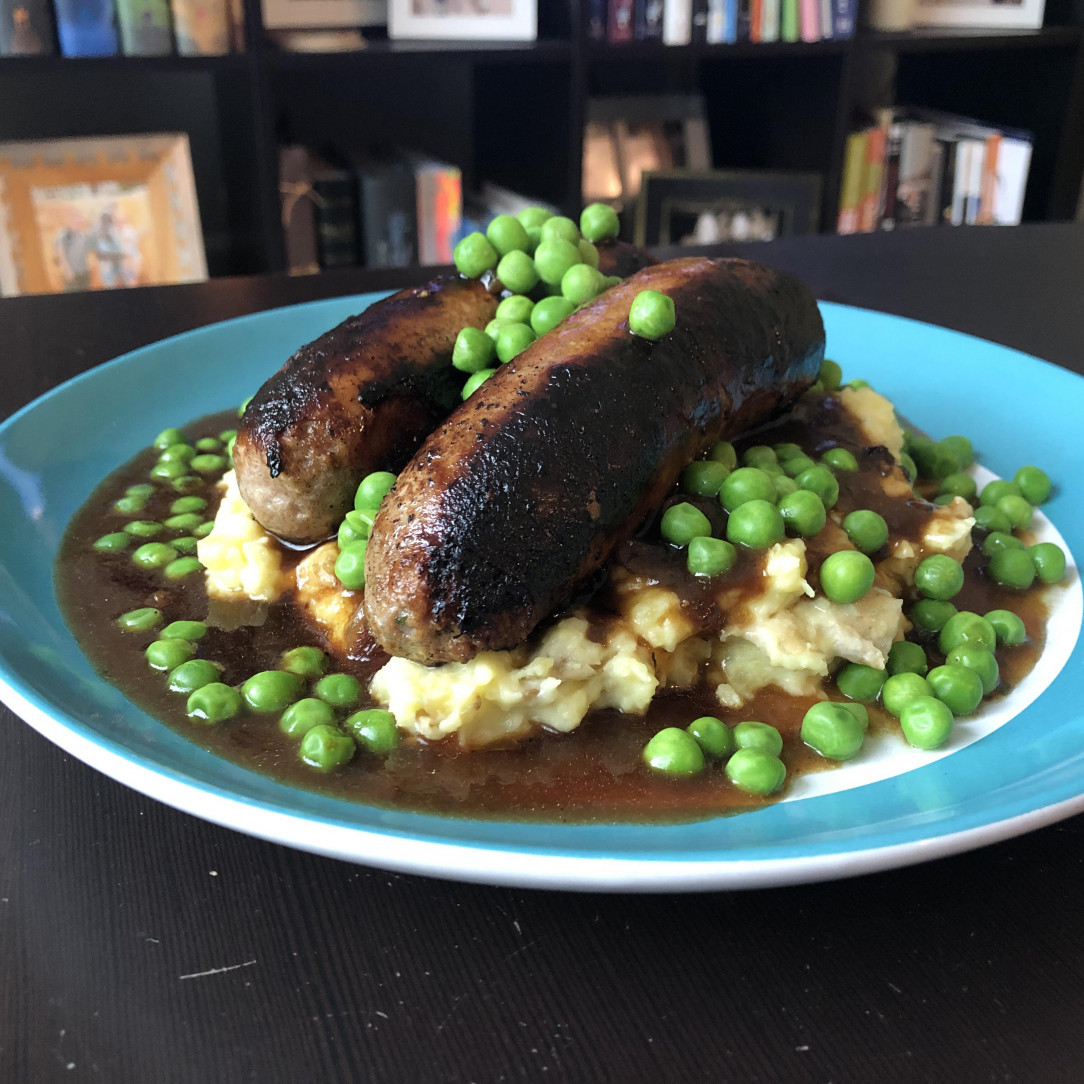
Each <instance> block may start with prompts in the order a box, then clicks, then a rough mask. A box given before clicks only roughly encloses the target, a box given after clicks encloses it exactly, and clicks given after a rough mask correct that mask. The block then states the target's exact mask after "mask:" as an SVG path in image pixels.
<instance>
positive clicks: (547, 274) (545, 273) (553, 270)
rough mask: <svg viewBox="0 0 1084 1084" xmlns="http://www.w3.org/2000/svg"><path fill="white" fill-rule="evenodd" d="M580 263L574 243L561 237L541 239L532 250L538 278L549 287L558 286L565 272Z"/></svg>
mask: <svg viewBox="0 0 1084 1084" xmlns="http://www.w3.org/2000/svg"><path fill="white" fill-rule="evenodd" d="M580 262H581V260H580V250H579V248H577V246H576V243H575V242H574V241H566V240H565V239H564V238H562V237H549V238H543V239H542V240H541V241H539V243H538V248H536V249H535V250H534V266H535V269H536V270H537V271H538V277H539V278H540V279H541V280H542V281H543V282H546V283H549V285H550V286H560V284H561V279H563V278H564V277H565V272H566V271H567V270H568V269H569V268H570V267H575V266H576V264H578V263H580Z"/></svg>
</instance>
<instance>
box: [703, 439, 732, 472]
mask: <svg viewBox="0 0 1084 1084" xmlns="http://www.w3.org/2000/svg"><path fill="white" fill-rule="evenodd" d="M708 459H710V460H711V461H712V462H713V463H722V464H723V466H725V467H727V468H728V469H729V470H731V471H732V470H734V468H735V467H736V466H737V465H738V453H737V452H736V451H735V449H734V445H733V444H731V443H730V441H729V440H717V441H716V442H715V443H714V444H713V445H712V446H711V447H710V448H709V449H708Z"/></svg>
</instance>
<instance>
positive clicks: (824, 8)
mask: <svg viewBox="0 0 1084 1084" xmlns="http://www.w3.org/2000/svg"><path fill="white" fill-rule="evenodd" d="M834 5H835V0H819V8H818V11H817V24H818V28H819V33H820V38H821V40H822V41H823V40H824V39H825V38H830V37H831V36H832V9H833V7H834Z"/></svg>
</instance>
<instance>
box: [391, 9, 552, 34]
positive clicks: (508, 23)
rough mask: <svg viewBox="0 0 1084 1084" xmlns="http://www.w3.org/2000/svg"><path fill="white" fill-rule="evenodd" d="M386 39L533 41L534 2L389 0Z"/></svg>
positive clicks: (535, 13)
mask: <svg viewBox="0 0 1084 1084" xmlns="http://www.w3.org/2000/svg"><path fill="white" fill-rule="evenodd" d="M388 37H389V38H452V39H455V38H464V39H470V40H477V41H534V40H535V38H537V37H538V3H537V0H389V2H388Z"/></svg>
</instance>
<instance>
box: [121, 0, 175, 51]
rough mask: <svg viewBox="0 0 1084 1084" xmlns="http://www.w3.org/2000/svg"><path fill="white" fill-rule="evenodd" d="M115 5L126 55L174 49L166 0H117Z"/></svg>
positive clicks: (167, 1) (167, 0)
mask: <svg viewBox="0 0 1084 1084" xmlns="http://www.w3.org/2000/svg"><path fill="white" fill-rule="evenodd" d="M116 5H117V25H118V27H119V28H120V44H121V49H122V50H123V52H124V55H125V56H166V55H167V54H169V53H172V52H173V26H172V20H171V19H170V15H169V0H116Z"/></svg>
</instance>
